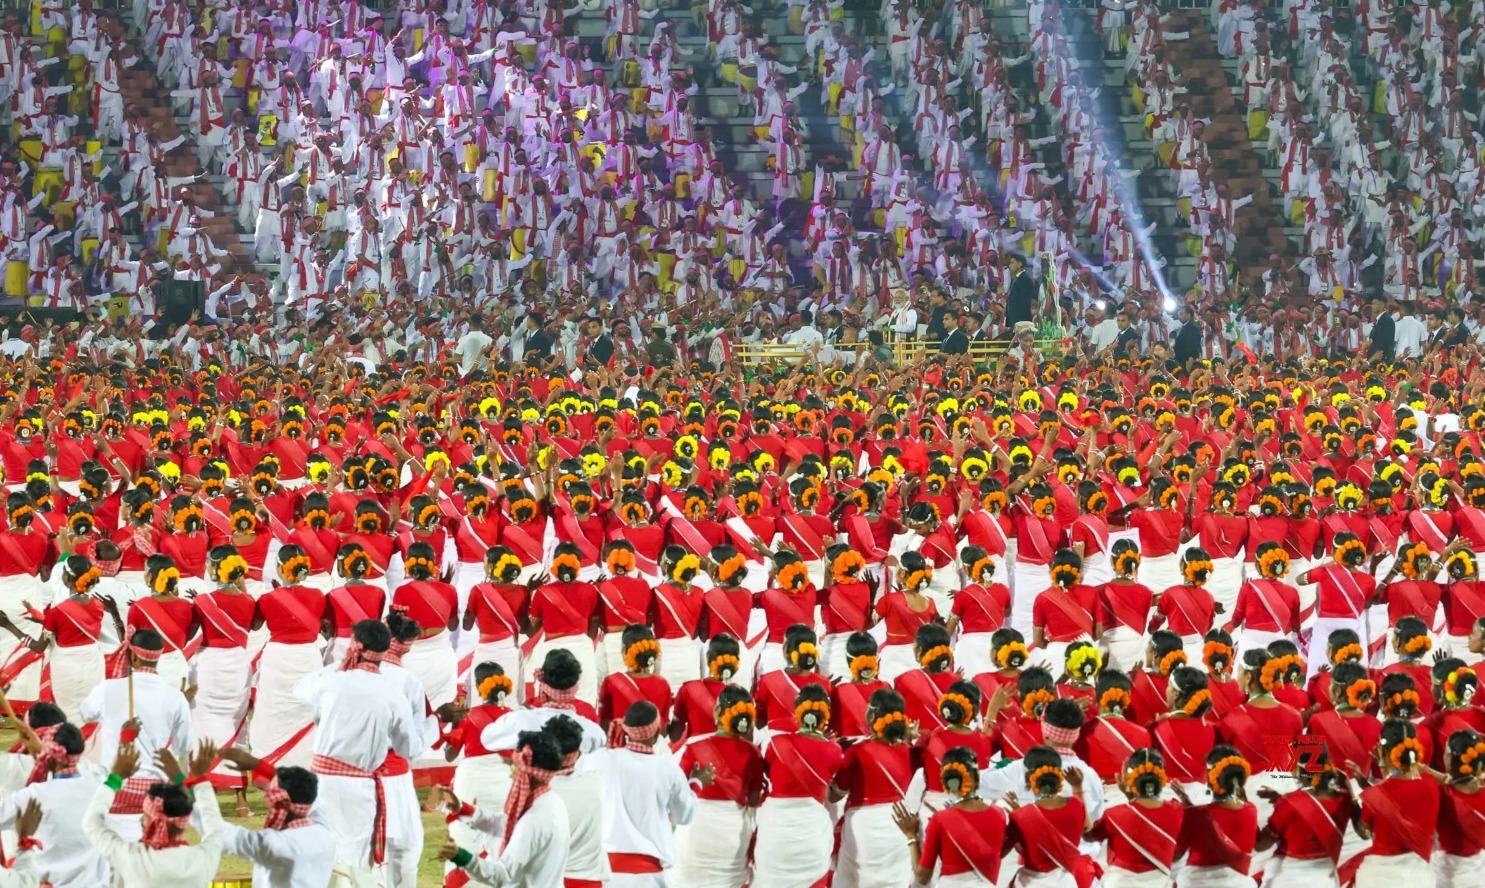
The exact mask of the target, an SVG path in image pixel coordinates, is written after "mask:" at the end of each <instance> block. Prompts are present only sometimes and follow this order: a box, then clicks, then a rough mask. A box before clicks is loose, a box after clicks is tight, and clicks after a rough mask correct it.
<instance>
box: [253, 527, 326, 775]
mask: <svg viewBox="0 0 1485 888" xmlns="http://www.w3.org/2000/svg"><path fill="white" fill-rule="evenodd" d="M311 569H312V568H311V565H310V559H309V556H308V555H307V554H305V552H304V550H303V549H300V548H299V547H298V546H295V545H293V544H288V545H285V546H282V547H280V548H279V550H278V571H277V584H278V585H277V586H276V588H274V589H273V590H272V591H270V592H268V593H267V594H265V595H263V596H262V597H260V598H259V599H258V607H257V611H256V613H255V615H254V619H253V628H254V629H256V628H258V627H260V626H261V627H267V629H268V639H269V640H268V644H266V645H265V646H264V647H263V655H262V657H261V658H260V660H259V663H258V691H257V696H256V698H255V703H254V706H253V720H252V723H251V725H250V726H249V729H248V742H249V744H250V745H251V747H252V751H253V755H255V756H257V757H258V758H262V757H264V756H267V755H269V754H270V753H273V752H274V751H275V750H277V749H279V747H280V746H281V745H283V744H284V743H286V742H288V741H289V740H290V739H291V738H292V737H293V736H294V735H295V734H297V733H299V730H300V729H301V728H303V727H304V726H305V725H306V724H308V723H310V722H311V721H313V719H314V711H313V710H312V709H311V708H310V707H309V706H306V705H305V704H304V703H302V702H300V700H299V698H298V697H296V696H295V695H294V685H295V684H296V683H298V681H299V679H301V678H303V677H304V676H306V675H309V674H310V673H312V672H316V671H318V670H319V669H321V668H323V666H324V663H325V659H324V655H323V653H322V650H323V649H322V647H321V642H320V631H321V626H322V624H323V623H324V621H325V594H324V593H323V592H321V591H319V590H318V589H314V588H311V587H309V586H305V585H303V583H304V579H305V578H306V577H308V576H309V574H310V571H311ZM310 752H311V744H310V743H309V742H307V738H305V737H301V738H300V740H299V742H298V743H296V744H294V745H293V746H292V747H291V748H290V749H289V751H288V755H287V756H285V758H284V761H286V762H287V763H289V764H303V763H307V762H308V761H309V757H310Z"/></svg>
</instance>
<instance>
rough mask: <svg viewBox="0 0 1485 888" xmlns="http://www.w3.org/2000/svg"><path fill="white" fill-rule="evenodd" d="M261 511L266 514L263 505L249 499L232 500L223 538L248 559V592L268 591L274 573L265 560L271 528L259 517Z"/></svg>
mask: <svg viewBox="0 0 1485 888" xmlns="http://www.w3.org/2000/svg"><path fill="white" fill-rule="evenodd" d="M260 511H261V512H262V514H263V515H267V514H268V511H267V510H266V509H261V508H260V507H259V506H256V505H254V504H253V501H252V500H250V499H247V498H245V497H238V498H237V499H235V500H233V501H232V505H231V510H230V511H229V512H228V514H227V521H228V524H229V525H230V527H231V533H230V534H228V535H227V537H226V538H225V539H224V540H223V542H226V543H231V544H232V545H233V546H235V547H236V548H237V554H239V555H241V556H242V558H243V560H244V561H246V562H247V563H248V592H250V593H252V594H254V595H261V594H263V593H264V592H265V591H267V589H268V588H269V584H268V580H270V579H272V575H273V565H270V564H269V563H268V549H269V547H270V546H271V545H273V543H274V542H275V541H274V538H273V533H272V532H271V529H270V528H269V527H268V526H267V525H266V524H264V523H263V522H264V520H265V519H263V518H261V517H260V515H259V512H260Z"/></svg>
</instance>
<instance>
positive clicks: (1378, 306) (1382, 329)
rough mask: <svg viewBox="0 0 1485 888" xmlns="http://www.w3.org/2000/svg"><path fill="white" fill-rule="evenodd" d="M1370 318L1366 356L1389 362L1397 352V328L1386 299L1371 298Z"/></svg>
mask: <svg viewBox="0 0 1485 888" xmlns="http://www.w3.org/2000/svg"><path fill="white" fill-rule="evenodd" d="M1372 317H1373V318H1374V320H1373V321H1372V334H1371V344H1370V345H1368V346H1367V349H1366V356H1367V357H1368V358H1382V359H1383V360H1387V361H1390V360H1392V358H1393V356H1394V355H1395V354H1396V352H1397V326H1396V324H1395V323H1394V319H1393V317H1392V311H1391V310H1390V309H1389V308H1388V306H1387V297H1385V296H1381V295H1378V296H1373V297H1372Z"/></svg>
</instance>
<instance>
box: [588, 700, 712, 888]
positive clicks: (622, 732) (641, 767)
mask: <svg viewBox="0 0 1485 888" xmlns="http://www.w3.org/2000/svg"><path fill="white" fill-rule="evenodd" d="M663 727H664V722H663V721H662V720H661V719H660V710H658V709H656V708H655V704H653V703H650V702H649V701H647V700H641V701H639V702H637V703H635V704H633V705H631V706H630V707H629V711H628V712H627V713H625V714H624V720H623V721H622V722H619V721H615V722H614V723H613V726H612V727H611V728H610V729H609V731H610V733H609V745H610V747H611V749H610V751H608V752H606V753H604V754H603V759H604V778H605V786H606V789H607V792H606V794H605V795H604V806H605V811H606V813H605V818H606V820H607V823H608V830H607V833H608V838H607V839H606V840H605V846H606V847H607V848H608V864H609V869H610V870H612V871H613V875H612V876H611V877H610V878H609V882H608V884H609V885H610V886H612V888H667V885H668V884H669V883H667V881H666V879H665V873H666V870H668V869H670V868H671V867H672V866H674V865H675V860H676V855H675V827H676V826H682V825H685V824H687V823H690V822H691V818H692V816H693V815H695V813H696V793H695V792H693V791H692V789H691V783H695V784H696V785H698V786H706V785H708V784H710V783H711V780H712V776H713V774H714V773H715V772H714V770H713V769H712V768H711V766H709V765H701V766H698V767H697V768H696V771H695V772H694V773H693V774H692V775H691V776H690V778H689V780H690V782H688V778H687V777H686V775H685V774H682V773H681V769H680V768H678V767H676V764H675V760H674V759H671V758H670V757H668V756H664V757H662V756H657V755H655V744H656V743H658V742H659V741H660V739H661V729H662V728H663Z"/></svg>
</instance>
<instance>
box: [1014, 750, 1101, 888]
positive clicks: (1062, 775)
mask: <svg viewBox="0 0 1485 888" xmlns="http://www.w3.org/2000/svg"><path fill="white" fill-rule="evenodd" d="M1022 764H1023V765H1024V766H1025V769H1026V792H1027V793H1028V794H1029V795H1030V796H1031V798H1032V801H1030V802H1029V803H1022V802H1021V800H1020V799H1019V798H1017V795H1016V793H1010V794H1008V795H1007V796H1006V802H1007V803H1008V804H1009V805H1010V806H1011V826H1010V829H1009V830H1008V832H1007V835H1006V839H1007V842H1008V843H1009V844H1011V845H1014V846H1015V848H1016V850H1017V851H1019V852H1020V854H1021V869H1022V871H1024V872H1028V873H1029V874H1030V880H1036V879H1037V877H1039V876H1043V877H1044V876H1046V875H1047V874H1049V873H1056V872H1058V871H1061V872H1063V873H1066V874H1067V876H1070V877H1071V879H1072V881H1073V883H1074V884H1075V885H1076V886H1077V888H1088V886H1089V885H1091V884H1092V883H1093V880H1094V879H1095V878H1096V877H1097V871H1098V870H1097V865H1096V864H1095V863H1094V862H1093V860H1092V859H1091V858H1089V857H1088V856H1087V855H1085V854H1083V853H1082V852H1081V851H1079V850H1078V842H1079V841H1081V840H1082V838H1083V834H1084V832H1086V831H1087V829H1088V827H1089V826H1091V823H1090V822H1089V820H1088V811H1087V808H1085V807H1084V806H1083V795H1082V793H1083V772H1082V771H1080V770H1078V769H1077V768H1066V769H1065V770H1064V767H1063V762H1062V756H1061V755H1059V754H1058V753H1057V751H1056V750H1055V749H1053V748H1052V747H1050V746H1036V747H1033V748H1032V749H1030V750H1028V751H1027V752H1026V756H1025V758H1024V759H1023V760H1022ZM1064 780H1065V781H1066V782H1067V783H1068V784H1069V785H1070V788H1071V789H1072V795H1071V797H1065V796H1063V795H1062V784H1063V782H1064ZM1018 878H1021V879H1022V880H1027V877H1018ZM1063 878H1064V879H1065V878H1066V877H1063Z"/></svg>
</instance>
